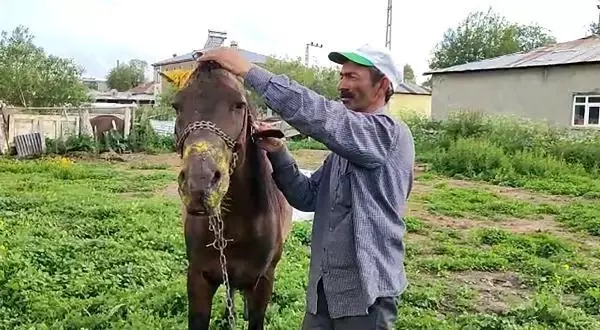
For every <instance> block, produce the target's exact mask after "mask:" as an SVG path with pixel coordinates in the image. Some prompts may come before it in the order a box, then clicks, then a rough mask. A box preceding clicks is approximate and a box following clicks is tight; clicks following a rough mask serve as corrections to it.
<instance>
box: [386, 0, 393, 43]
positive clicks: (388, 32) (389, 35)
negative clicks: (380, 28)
mask: <svg viewBox="0 0 600 330" xmlns="http://www.w3.org/2000/svg"><path fill="white" fill-rule="evenodd" d="M385 47H387V48H388V49H392V0H388V4H387V22H386V25H385Z"/></svg>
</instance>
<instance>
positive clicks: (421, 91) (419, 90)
mask: <svg viewBox="0 0 600 330" xmlns="http://www.w3.org/2000/svg"><path fill="white" fill-rule="evenodd" d="M394 93H397V94H416V95H431V91H430V90H429V89H428V88H426V87H423V86H419V85H417V84H413V83H411V82H408V81H403V82H401V83H400V85H398V87H397V88H396V90H395V91H394Z"/></svg>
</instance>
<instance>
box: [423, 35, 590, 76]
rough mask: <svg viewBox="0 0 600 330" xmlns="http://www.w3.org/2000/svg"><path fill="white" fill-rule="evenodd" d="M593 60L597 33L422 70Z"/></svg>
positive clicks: (443, 71) (512, 66)
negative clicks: (512, 52)
mask: <svg viewBox="0 0 600 330" xmlns="http://www.w3.org/2000/svg"><path fill="white" fill-rule="evenodd" d="M596 62H600V37H598V36H595V35H592V36H588V37H585V38H581V39H577V40H572V41H568V42H563V43H557V44H553V45H549V46H545V47H540V48H536V49H534V50H532V51H529V52H520V53H514V54H508V55H503V56H499V57H495V58H490V59H485V60H481V61H477V62H471V63H465V64H461V65H455V66H451V67H448V68H443V69H438V70H432V71H429V72H425V73H424V74H426V75H427V74H435V73H450V72H464V71H483V70H498V69H517V68H527V67H540V66H557V65H567V64H575V63H596Z"/></svg>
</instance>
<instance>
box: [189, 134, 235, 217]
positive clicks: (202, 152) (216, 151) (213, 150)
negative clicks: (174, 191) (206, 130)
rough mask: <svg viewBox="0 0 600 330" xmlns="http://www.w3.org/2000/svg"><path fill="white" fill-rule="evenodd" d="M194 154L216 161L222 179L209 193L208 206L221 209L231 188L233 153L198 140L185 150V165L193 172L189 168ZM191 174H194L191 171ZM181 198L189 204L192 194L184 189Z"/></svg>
mask: <svg viewBox="0 0 600 330" xmlns="http://www.w3.org/2000/svg"><path fill="white" fill-rule="evenodd" d="M192 155H197V156H200V157H206V158H207V159H211V160H212V161H214V163H215V166H216V170H217V171H219V172H220V173H221V174H222V175H221V179H220V180H219V182H218V183H217V185H216V186H215V187H214V189H213V190H212V191H211V192H210V193H209V194H208V198H207V200H206V204H207V205H206V207H208V208H211V209H213V210H217V209H220V207H221V202H222V201H223V198H224V197H225V195H226V194H227V191H228V190H229V164H230V161H231V158H232V157H233V154H232V153H231V152H227V151H226V150H224V149H223V148H222V147H218V146H216V145H213V144H211V143H209V142H207V141H196V142H194V143H191V144H190V145H188V146H186V147H185V148H184V151H183V157H182V158H183V161H184V166H185V168H186V169H187V170H188V171H191V172H193V170H192V169H191V168H189V167H188V166H189V164H190V163H189V160H190V157H192ZM189 175H193V174H192V173H190V174H189ZM180 196H181V200H182V201H183V203H184V204H185V205H189V203H190V202H191V200H192V197H191V196H188V195H186V193H185V192H184V191H182V192H181V193H180Z"/></svg>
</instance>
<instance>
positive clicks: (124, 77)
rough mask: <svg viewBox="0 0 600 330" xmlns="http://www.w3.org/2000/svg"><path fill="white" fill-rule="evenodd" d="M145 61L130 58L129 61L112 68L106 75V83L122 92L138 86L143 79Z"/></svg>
mask: <svg viewBox="0 0 600 330" xmlns="http://www.w3.org/2000/svg"><path fill="white" fill-rule="evenodd" d="M147 66H148V64H147V63H146V62H145V61H142V60H137V59H132V60H130V61H129V63H125V64H120V65H117V66H116V67H114V68H112V69H111V70H110V71H109V73H108V75H107V76H106V83H107V84H108V87H109V88H111V89H116V90H117V91H119V92H123V91H126V90H129V89H131V88H134V87H136V86H138V85H139V84H141V83H143V82H144V81H145V79H146V78H145V70H146V67H147Z"/></svg>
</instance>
